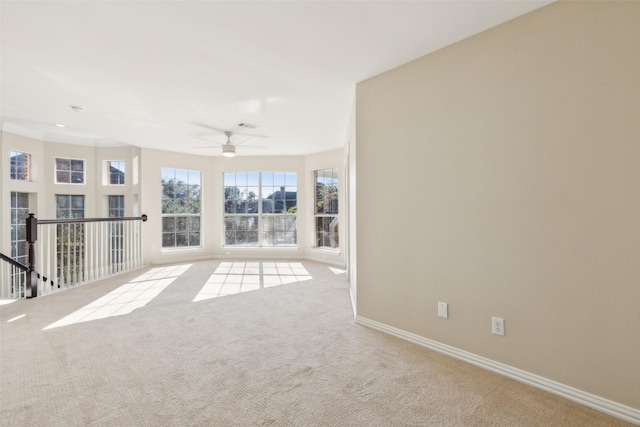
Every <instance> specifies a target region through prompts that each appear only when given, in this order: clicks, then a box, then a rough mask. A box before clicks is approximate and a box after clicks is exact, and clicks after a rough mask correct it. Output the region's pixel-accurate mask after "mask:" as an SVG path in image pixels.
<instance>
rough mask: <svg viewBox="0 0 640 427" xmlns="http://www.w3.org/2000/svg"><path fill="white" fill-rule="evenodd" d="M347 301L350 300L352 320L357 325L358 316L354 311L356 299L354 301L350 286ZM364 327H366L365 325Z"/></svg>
mask: <svg viewBox="0 0 640 427" xmlns="http://www.w3.org/2000/svg"><path fill="white" fill-rule="evenodd" d="M349 299H350V300H351V310H353V320H354V321H355V322H356V323H359V322H358V314H357V313H358V312H357V310H356V299H355V296H354V295H353V287H351V286H349ZM363 325H364V323H363ZM365 326H367V325H365Z"/></svg>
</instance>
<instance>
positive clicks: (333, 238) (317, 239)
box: [312, 167, 340, 251]
mask: <svg viewBox="0 0 640 427" xmlns="http://www.w3.org/2000/svg"><path fill="white" fill-rule="evenodd" d="M338 173H339V170H338V168H337V167H332V168H322V169H317V170H314V171H313V180H312V181H313V238H314V248H316V249H322V250H326V251H339V250H340V232H339V225H340V224H339V222H338V220H339V217H338V215H339V213H340V211H339V195H340V177H339V175H338ZM319 174H322V175H323V177H324V178H325V179H324V180H323V181H325V180H328V182H331V184H334V185H335V186H336V189H335V192H334V193H331V194H328V195H325V198H328V199H330V200H318V196H319V195H318V182H319V181H318V175H319ZM329 174H330V175H331V178H328V175H329ZM334 181H335V182H334ZM327 202H329V203H335V207H329V208H326V207H325V205H326V204H327ZM320 203H322V205H320ZM327 211H328V212H327ZM318 221H321V222H323V225H324V224H327V225H328V226H329V228H331V227H335V228H336V230H335V232H332V231H331V230H329V231H322V235H320V230H319V227H318ZM323 229H324V227H323ZM327 240H328V241H329V244H324V242H326V241H327ZM334 242H335V244H334Z"/></svg>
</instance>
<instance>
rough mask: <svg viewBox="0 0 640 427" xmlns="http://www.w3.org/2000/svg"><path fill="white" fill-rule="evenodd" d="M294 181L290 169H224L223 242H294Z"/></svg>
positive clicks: (266, 244) (246, 244) (258, 244)
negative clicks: (280, 170)
mask: <svg viewBox="0 0 640 427" xmlns="http://www.w3.org/2000/svg"><path fill="white" fill-rule="evenodd" d="M297 185H298V178H297V175H296V174H295V173H293V172H225V173H224V244H225V246H240V247H275V246H278V247H282V246H284V247H287V246H294V247H295V246H297V235H296V211H297V194H298V193H297V191H298V189H297Z"/></svg>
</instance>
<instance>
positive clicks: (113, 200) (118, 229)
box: [109, 196, 124, 273]
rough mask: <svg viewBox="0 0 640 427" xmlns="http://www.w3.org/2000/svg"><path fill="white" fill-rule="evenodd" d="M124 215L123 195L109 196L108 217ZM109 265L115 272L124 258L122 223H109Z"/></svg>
mask: <svg viewBox="0 0 640 427" xmlns="http://www.w3.org/2000/svg"><path fill="white" fill-rule="evenodd" d="M122 217H124V196H109V218H122ZM110 245H111V265H112V270H113V272H114V273H115V272H116V271H118V267H117V266H118V264H121V263H122V262H123V260H124V223H123V222H122V221H114V222H112V223H111V242H110Z"/></svg>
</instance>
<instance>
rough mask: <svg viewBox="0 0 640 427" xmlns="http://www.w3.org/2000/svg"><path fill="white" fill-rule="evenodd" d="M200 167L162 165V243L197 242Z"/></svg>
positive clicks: (170, 245)
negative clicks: (163, 166)
mask: <svg viewBox="0 0 640 427" xmlns="http://www.w3.org/2000/svg"><path fill="white" fill-rule="evenodd" d="M201 214H202V185H201V173H200V171H190V170H184V169H172V168H162V247H163V248H188V247H199V246H200V217H201Z"/></svg>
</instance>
